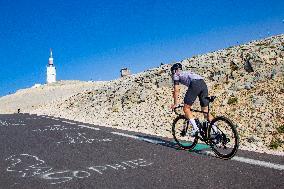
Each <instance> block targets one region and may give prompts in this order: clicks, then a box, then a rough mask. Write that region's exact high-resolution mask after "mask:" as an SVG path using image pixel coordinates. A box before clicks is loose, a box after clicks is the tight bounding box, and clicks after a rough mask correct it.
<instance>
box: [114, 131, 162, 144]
mask: <svg viewBox="0 0 284 189" xmlns="http://www.w3.org/2000/svg"><path fill="white" fill-rule="evenodd" d="M111 133H112V134H115V135H120V136H125V137H129V138H134V139H137V140H142V141H146V142H150V143H153V144H164V143H165V142H163V141H158V140H153V139H148V138H143V137H138V136H134V135H128V134H125V133H119V132H111Z"/></svg>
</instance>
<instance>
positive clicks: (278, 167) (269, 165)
mask: <svg viewBox="0 0 284 189" xmlns="http://www.w3.org/2000/svg"><path fill="white" fill-rule="evenodd" d="M111 133H112V134H115V135H120V136H125V137H129V138H134V139H137V140H141V141H146V142H150V143H153V144H164V143H165V142H163V141H159V140H154V139H146V138H143V137H138V136H134V135H129V134H125V133H119V132H111ZM200 154H204V155H210V156H214V157H215V154H214V153H213V152H208V151H203V152H200ZM231 160H234V161H238V162H242V163H247V164H251V165H258V166H261V167H267V168H271V169H276V170H280V171H284V165H281V164H276V163H271V162H266V161H260V160H255V159H249V158H244V157H238V156H235V157H233V158H232V159H231Z"/></svg>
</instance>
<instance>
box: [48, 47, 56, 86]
mask: <svg viewBox="0 0 284 189" xmlns="http://www.w3.org/2000/svg"><path fill="white" fill-rule="evenodd" d="M46 75H47V77H46V82H47V83H53V82H56V69H55V66H54V65H53V57H52V49H50V57H49V59H48V65H47V70H46Z"/></svg>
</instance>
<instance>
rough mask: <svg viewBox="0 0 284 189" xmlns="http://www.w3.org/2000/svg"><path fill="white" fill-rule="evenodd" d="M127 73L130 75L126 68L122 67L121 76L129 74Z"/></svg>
mask: <svg viewBox="0 0 284 189" xmlns="http://www.w3.org/2000/svg"><path fill="white" fill-rule="evenodd" d="M129 75H131V72H130V70H129V69H128V68H122V69H121V70H120V76H121V77H125V76H129Z"/></svg>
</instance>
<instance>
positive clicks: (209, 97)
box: [205, 96, 216, 102]
mask: <svg viewBox="0 0 284 189" xmlns="http://www.w3.org/2000/svg"><path fill="white" fill-rule="evenodd" d="M215 98H216V96H207V97H205V99H207V100H209V102H213V101H214V100H215Z"/></svg>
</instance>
